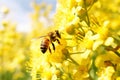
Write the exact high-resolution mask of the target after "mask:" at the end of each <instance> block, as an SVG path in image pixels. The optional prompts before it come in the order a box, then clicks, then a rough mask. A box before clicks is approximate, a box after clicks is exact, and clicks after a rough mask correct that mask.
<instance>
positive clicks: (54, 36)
mask: <svg viewBox="0 0 120 80" xmlns="http://www.w3.org/2000/svg"><path fill="white" fill-rule="evenodd" d="M59 39H61V35H60V33H59V31H58V30H55V31H53V32H49V33H48V34H47V36H46V37H44V38H43V40H42V41H41V44H40V50H41V52H42V53H43V54H44V53H45V52H46V51H47V49H49V52H50V53H51V49H50V44H52V47H53V50H54V51H55V45H54V43H53V42H55V41H57V42H58V44H60V41H59Z"/></svg>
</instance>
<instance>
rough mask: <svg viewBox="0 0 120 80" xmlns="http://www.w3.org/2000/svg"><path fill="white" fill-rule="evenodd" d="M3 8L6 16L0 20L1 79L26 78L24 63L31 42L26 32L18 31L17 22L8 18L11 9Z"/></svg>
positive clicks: (14, 79) (17, 79)
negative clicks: (28, 40)
mask: <svg viewBox="0 0 120 80" xmlns="http://www.w3.org/2000/svg"><path fill="white" fill-rule="evenodd" d="M2 9H3V14H4V15H3V17H4V18H3V19H2V21H0V27H2V29H0V80H19V79H26V78H27V77H28V73H27V72H26V69H25V65H23V64H25V61H26V60H27V58H28V57H27V58H26V57H25V55H27V53H29V51H28V45H29V43H28V42H27V39H26V38H25V34H24V33H20V32H18V31H16V26H17V24H16V23H14V22H12V21H10V20H8V19H6V18H7V15H8V14H9V9H8V8H7V7H4V8H2ZM25 75H26V76H25Z"/></svg>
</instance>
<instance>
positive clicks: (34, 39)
mask: <svg viewBox="0 0 120 80" xmlns="http://www.w3.org/2000/svg"><path fill="white" fill-rule="evenodd" d="M46 36H47V35H45V36H39V37H36V38H32V40H37V39H40V38H43V37H46Z"/></svg>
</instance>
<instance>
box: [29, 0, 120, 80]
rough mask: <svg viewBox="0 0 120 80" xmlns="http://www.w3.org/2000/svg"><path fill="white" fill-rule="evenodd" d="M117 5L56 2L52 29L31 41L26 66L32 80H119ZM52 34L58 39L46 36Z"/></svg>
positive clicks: (74, 0)
mask: <svg viewBox="0 0 120 80" xmlns="http://www.w3.org/2000/svg"><path fill="white" fill-rule="evenodd" d="M119 3H120V1H111V0H105V1H104V0H58V2H57V9H56V14H55V16H54V20H53V21H54V25H52V27H50V28H48V29H47V31H45V32H44V34H43V33H41V32H39V34H40V33H41V34H40V36H44V37H42V38H41V37H40V38H39V39H36V40H31V45H30V51H31V54H30V61H29V62H28V63H27V65H28V71H30V74H31V76H32V80H39V79H40V80H120V25H119V19H120V11H119V9H120V6H119ZM36 22H37V21H36ZM39 27H40V26H39ZM51 28H52V29H51ZM55 30H58V31H59V33H60V35H61V38H58V36H57V35H54V37H55V40H54V39H53V40H52V38H53V37H52V38H51V36H50V35H49V33H54V31H55ZM46 38H47V39H49V42H44V41H43V40H45V39H46ZM58 41H59V42H60V44H59V43H58ZM46 46H48V47H46ZM41 47H42V49H43V47H44V49H45V48H47V51H46V52H45V53H43V52H42V51H41ZM54 48H55V49H54Z"/></svg>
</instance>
